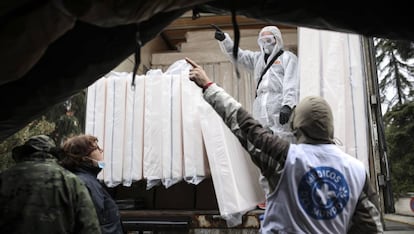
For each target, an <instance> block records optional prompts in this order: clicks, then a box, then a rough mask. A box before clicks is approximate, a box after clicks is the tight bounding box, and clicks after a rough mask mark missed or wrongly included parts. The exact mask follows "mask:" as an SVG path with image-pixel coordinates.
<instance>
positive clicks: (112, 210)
mask: <svg viewBox="0 0 414 234" xmlns="http://www.w3.org/2000/svg"><path fill="white" fill-rule="evenodd" d="M62 152H63V153H62V155H63V157H62V159H61V161H60V164H61V165H62V166H63V167H65V168H66V169H68V170H70V171H72V172H73V173H75V174H76V175H77V176H79V177H80V178H81V179H82V181H84V182H85V184H86V186H87V187H88V190H89V192H90V194H91V197H92V200H93V203H94V205H95V209H96V213H97V215H98V219H99V224H100V225H101V231H102V234H121V233H123V232H124V231H123V227H122V222H121V215H120V213H119V208H118V206H117V204H116V202H115V201H114V199H113V198H112V197H111V195H110V194H109V193H108V191H107V190H106V189H105V187H104V185H103V184H102V183H101V182H99V181H98V179H97V176H98V174H99V172H100V171H101V170H102V169H103V168H104V166H105V163H104V161H103V159H104V158H103V152H104V151H103V149H102V148H101V147H99V145H98V138H96V137H95V136H92V135H89V134H80V135H77V136H72V137H70V138H68V139H67V140H66V141H65V142H64V143H63V146H62Z"/></svg>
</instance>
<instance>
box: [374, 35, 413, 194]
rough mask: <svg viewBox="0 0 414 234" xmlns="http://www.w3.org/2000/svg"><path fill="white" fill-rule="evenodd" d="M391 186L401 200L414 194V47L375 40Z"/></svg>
mask: <svg viewBox="0 0 414 234" xmlns="http://www.w3.org/2000/svg"><path fill="white" fill-rule="evenodd" d="M374 44H375V49H376V65H377V70H378V73H379V77H380V82H379V89H380V94H381V102H382V103H384V104H387V112H386V113H385V115H384V124H385V138H386V144H387V148H388V157H389V162H390V171H391V184H392V188H393V192H394V194H395V195H396V196H397V197H398V196H399V195H401V194H404V193H406V192H413V191H414V179H413V178H414V144H413V143H412V139H414V119H413V118H414V102H413V100H414V60H413V57H414V43H413V42H409V41H396V40H389V39H382V38H377V39H374Z"/></svg>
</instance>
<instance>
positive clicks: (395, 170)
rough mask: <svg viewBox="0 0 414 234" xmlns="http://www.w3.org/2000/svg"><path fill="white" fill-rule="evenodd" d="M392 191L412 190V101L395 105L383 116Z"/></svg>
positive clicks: (413, 163) (413, 171)
mask: <svg viewBox="0 0 414 234" xmlns="http://www.w3.org/2000/svg"><path fill="white" fill-rule="evenodd" d="M384 121H385V125H386V127H385V135H386V141H387V144H388V145H387V146H388V152H389V154H388V155H389V157H390V165H391V174H392V177H391V183H392V186H393V190H394V193H396V194H397V195H398V194H403V193H406V192H413V191H414V179H413V178H414V144H413V139H414V101H412V102H409V103H406V104H402V105H397V106H395V107H393V108H392V110H391V111H389V112H387V113H386V114H385V116H384Z"/></svg>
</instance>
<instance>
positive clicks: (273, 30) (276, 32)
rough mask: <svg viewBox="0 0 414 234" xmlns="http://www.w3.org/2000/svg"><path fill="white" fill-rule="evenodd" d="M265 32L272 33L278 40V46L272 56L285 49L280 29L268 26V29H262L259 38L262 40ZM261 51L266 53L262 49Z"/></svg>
mask: <svg viewBox="0 0 414 234" xmlns="http://www.w3.org/2000/svg"><path fill="white" fill-rule="evenodd" d="M263 32H270V33H272V34H273V36H274V37H275V39H276V46H275V48H274V49H273V51H272V53H271V54H272V55H274V54H276V53H277V52H278V51H279V50H280V49H282V48H283V39H282V33H281V32H280V30H279V28H277V27H276V26H266V27H264V28H262V30H260V33H259V38H260V35H262V33H263ZM260 49H261V50H262V52H263V53H264V51H263V48H262V47H260Z"/></svg>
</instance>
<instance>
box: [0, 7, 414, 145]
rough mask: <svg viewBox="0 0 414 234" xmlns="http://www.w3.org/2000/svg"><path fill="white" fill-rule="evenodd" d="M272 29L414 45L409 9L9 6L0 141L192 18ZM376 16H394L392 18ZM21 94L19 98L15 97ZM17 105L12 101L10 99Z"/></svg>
mask: <svg viewBox="0 0 414 234" xmlns="http://www.w3.org/2000/svg"><path fill="white" fill-rule="evenodd" d="M191 9H195V10H196V11H198V12H208V13H213V14H225V13H226V14H228V13H229V12H230V11H231V10H235V12H236V13H237V14H238V15H244V16H247V17H251V18H255V19H261V20H263V21H266V22H269V24H286V25H294V26H301V27H310V28H316V29H325V30H334V31H340V32H348V33H357V34H361V35H365V36H376V37H385V38H390V39H400V40H409V41H414V28H413V27H412V25H411V21H410V20H409V19H408V18H407V17H408V16H409V15H411V12H410V8H409V7H406V4H405V2H402V1H400V2H393V4H392V6H390V5H389V4H388V5H387V4H379V3H378V2H374V1H369V2H365V3H364V4H363V5H361V4H360V2H356V1H355V2H347V4H343V5H340V7H338V5H337V3H336V2H332V3H327V2H322V1H319V2H312V4H298V3H296V2H283V3H281V2H280V1H261V2H257V1H252V0H249V1H237V4H233V2H227V1H218V0H216V1H208V0H195V1H185V0H174V1H161V0H158V1H154V0H151V1H149V0H143V1H116V2H115V1H96V0H95V1H94V0H91V1H86V2H84V1H47V0H46V1H34V0H32V1H7V0H6V1H4V2H2V9H1V11H0V17H1V19H2V21H1V22H2V23H0V48H1V51H2V53H1V55H0V73H1V74H2V78H1V79H0V99H1V100H7V102H6V101H3V102H2V104H3V105H2V107H3V109H5V110H8V111H7V112H2V114H1V115H0V140H1V141H3V140H5V139H6V138H7V137H9V136H11V135H12V134H14V133H15V132H17V131H18V130H20V129H21V128H23V127H24V126H25V125H26V124H28V123H29V122H30V121H31V120H34V119H36V118H37V117H39V116H40V115H41V114H43V113H45V112H46V111H47V110H48V109H49V108H50V107H51V106H53V105H54V104H57V103H60V102H62V101H64V100H66V99H67V98H68V97H70V96H72V95H73V94H75V93H77V92H79V91H81V90H82V89H85V88H87V87H88V86H89V85H91V84H92V83H94V82H95V81H96V80H98V79H100V78H101V77H102V76H103V75H104V74H107V73H108V72H110V71H111V70H112V69H113V68H115V67H116V66H117V65H118V64H119V63H121V62H122V61H123V60H124V59H126V58H127V57H128V56H130V55H131V54H132V53H133V52H134V51H135V47H136V44H137V42H136V35H137V32H139V35H140V39H141V43H142V45H145V44H146V43H147V42H148V41H150V40H151V39H152V38H154V37H155V36H156V35H158V34H159V33H160V32H161V31H162V30H163V29H164V28H165V27H166V26H167V25H169V24H170V23H171V22H172V21H173V20H175V19H177V18H178V17H180V16H181V15H182V14H184V13H185V12H187V11H188V10H191ZM379 12H394V14H393V15H392V17H388V16H385V15H384V14H380V13H379ZM16 94H19V95H16ZM10 97H13V98H10Z"/></svg>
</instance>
